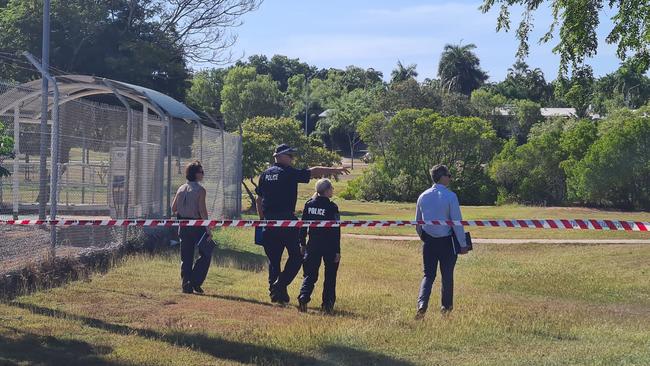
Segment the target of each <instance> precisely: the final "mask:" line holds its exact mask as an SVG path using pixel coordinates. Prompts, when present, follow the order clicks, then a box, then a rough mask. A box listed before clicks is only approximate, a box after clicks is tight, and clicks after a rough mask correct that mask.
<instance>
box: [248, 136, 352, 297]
mask: <svg viewBox="0 0 650 366" xmlns="http://www.w3.org/2000/svg"><path fill="white" fill-rule="evenodd" d="M297 152H298V151H297V150H296V149H294V148H292V147H290V146H288V145H286V144H282V145H280V146H278V147H277V148H276V149H275V153H274V154H273V157H274V158H275V164H274V165H273V166H272V167H270V168H269V169H267V170H265V171H264V172H263V173H262V174H261V175H260V179H259V184H258V185H257V188H256V189H255V192H256V193H257V201H256V203H257V213H258V214H259V216H260V219H261V220H297V217H296V214H295V211H296V202H297V200H298V184H299V183H309V180H310V179H311V178H320V177H324V176H338V175H341V174H349V173H350V172H349V171H348V169H347V168H343V167H339V168H330V167H314V168H309V169H296V168H294V167H293V166H292V164H293V161H294V157H295V154H296V153H297ZM299 235H300V232H299V229H297V228H268V229H266V230H265V232H264V239H263V241H264V251H265V252H266V256H267V257H268V259H269V291H270V296H271V301H272V302H277V303H288V302H289V301H290V298H289V294H288V292H287V286H289V284H291V282H292V281H293V279H294V278H295V277H296V275H297V274H298V271H299V270H300V266H301V265H302V253H301V251H300V237H299ZM284 248H286V249H287V252H288V254H289V258H288V259H287V263H286V264H285V265H284V270H283V271H281V269H280V264H281V262H282V253H283V252H284Z"/></svg>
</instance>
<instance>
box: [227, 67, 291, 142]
mask: <svg viewBox="0 0 650 366" xmlns="http://www.w3.org/2000/svg"><path fill="white" fill-rule="evenodd" d="M221 100H222V104H221V113H222V114H223V116H224V119H225V122H226V128H227V129H228V130H230V131H232V130H236V129H238V128H239V127H240V126H241V124H242V123H243V122H244V121H245V120H246V119H249V118H252V117H257V116H266V117H280V116H282V114H283V113H284V110H285V105H284V96H283V94H282V93H281V92H280V90H279V89H278V86H277V82H275V81H274V80H273V79H271V77H270V76H269V75H258V74H257V73H256V72H255V68H253V67H242V66H236V67H233V68H232V69H230V71H228V74H227V75H226V77H225V79H224V85H223V89H222V91H221Z"/></svg>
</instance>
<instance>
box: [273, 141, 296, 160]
mask: <svg viewBox="0 0 650 366" xmlns="http://www.w3.org/2000/svg"><path fill="white" fill-rule="evenodd" d="M297 152H298V150H297V149H294V148H293V147H291V146H289V145H287V144H282V145H279V146H278V147H276V148H275V153H274V154H273V157H276V156H279V155H287V154H293V153H297Z"/></svg>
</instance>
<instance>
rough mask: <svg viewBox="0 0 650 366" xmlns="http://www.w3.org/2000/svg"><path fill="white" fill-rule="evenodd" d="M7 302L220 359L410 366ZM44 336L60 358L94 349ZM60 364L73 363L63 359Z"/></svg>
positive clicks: (358, 353) (348, 351) (336, 349)
mask: <svg viewBox="0 0 650 366" xmlns="http://www.w3.org/2000/svg"><path fill="white" fill-rule="evenodd" d="M9 305H11V306H14V307H17V308H20V309H24V310H28V311H30V312H31V313H33V314H37V315H43V316H49V317H53V318H63V319H68V320H73V321H78V322H80V323H82V324H83V325H85V326H88V327H92V328H95V329H100V330H104V331H107V332H111V333H114V334H116V335H125V336H126V335H137V336H139V337H142V338H146V339H149V340H154V341H162V342H166V343H169V344H171V345H173V346H181V347H187V348H191V349H193V350H195V351H198V352H202V353H205V354H207V355H210V356H212V357H215V358H218V359H221V360H229V361H236V362H241V363H252V364H264V365H266V364H273V365H275V364H280V365H341V364H344V365H357V364H361V363H366V364H372V365H398V366H410V365H413V364H412V363H410V362H407V361H402V360H398V359H395V358H393V357H390V356H386V355H382V354H378V353H375V352H368V351H364V350H358V349H353V348H349V347H345V346H338V345H337V346H327V347H325V349H323V352H324V353H325V354H326V358H327V359H325V360H320V359H317V358H314V357H311V356H307V355H302V354H300V353H297V352H292V351H287V350H283V349H279V348H273V347H269V346H264V345H255V344H250V343H243V342H236V341H231V340H227V339H223V338H219V337H215V336H209V335H206V334H200V333H186V332H179V331H172V332H165V333H162V332H159V331H155V330H151V329H140V328H133V327H129V326H126V325H120V324H113V323H109V322H106V321H104V320H101V319H96V318H91V317H85V316H81V315H76V314H71V313H68V312H65V311H61V310H55V309H49V308H46V307H41V306H37V305H33V304H25V303H22V302H11V303H9ZM43 338H52V342H58V343H55V344H57V345H59V346H60V349H59V350H57V352H59V357H68V356H62V355H68V354H69V355H70V358H74V357H77V358H79V356H81V355H88V354H89V352H88V350H89V348H90V349H93V346H92V345H89V344H87V343H82V342H78V343H79V344H78V345H77V344H76V343H77V341H73V342H74V343H72V344H66V343H65V342H67V341H61V340H58V339H57V338H54V337H43ZM4 341H5V340H4V339H2V338H0V342H4ZM0 345H2V343H0ZM10 346H11V345H10ZM75 346H78V347H75ZM38 351H39V347H35V348H34V349H31V350H29V349H28V350H25V352H29V353H37V352H38ZM104 351H105V350H104ZM43 352H44V353H45V354H47V352H48V350H47V349H44V350H43ZM77 353H78V354H77ZM33 357H41V355H33ZM43 357H45V356H43ZM17 361H18V360H17ZM57 364H58V363H57ZM60 364H72V363H66V362H62V363H60ZM86 364H88V363H86Z"/></svg>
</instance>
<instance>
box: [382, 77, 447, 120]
mask: <svg viewBox="0 0 650 366" xmlns="http://www.w3.org/2000/svg"><path fill="white" fill-rule="evenodd" d="M374 92H375V96H374V97H373V98H375V100H376V103H377V104H378V106H377V108H376V109H378V110H382V111H386V112H395V113H396V112H398V111H400V110H402V109H408V108H416V109H420V108H430V109H435V110H437V109H440V104H441V93H440V90H439V89H438V88H434V87H430V86H429V85H428V84H425V83H419V82H418V81H417V80H415V79H414V78H412V77H411V78H407V79H406V80H404V81H393V82H391V83H390V85H389V86H388V88H376V89H375V90H374Z"/></svg>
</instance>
